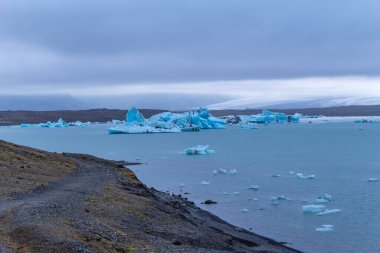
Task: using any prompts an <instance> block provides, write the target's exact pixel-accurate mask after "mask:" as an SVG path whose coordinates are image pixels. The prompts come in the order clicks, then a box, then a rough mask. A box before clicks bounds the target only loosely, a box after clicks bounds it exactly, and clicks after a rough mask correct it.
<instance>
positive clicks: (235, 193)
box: [223, 192, 239, 195]
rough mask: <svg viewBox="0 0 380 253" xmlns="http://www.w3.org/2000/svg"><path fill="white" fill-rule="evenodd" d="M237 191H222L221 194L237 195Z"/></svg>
mask: <svg viewBox="0 0 380 253" xmlns="http://www.w3.org/2000/svg"><path fill="white" fill-rule="evenodd" d="M238 194H239V192H223V195H238Z"/></svg>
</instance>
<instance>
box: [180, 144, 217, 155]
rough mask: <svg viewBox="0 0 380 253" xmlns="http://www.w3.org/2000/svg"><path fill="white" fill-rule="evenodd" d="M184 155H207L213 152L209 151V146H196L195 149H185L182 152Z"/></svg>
mask: <svg viewBox="0 0 380 253" xmlns="http://www.w3.org/2000/svg"><path fill="white" fill-rule="evenodd" d="M184 153H185V154H186V155H208V154H213V153H215V151H214V150H211V149H209V146H208V145H206V146H202V145H198V146H196V147H192V148H187V149H185V150H184Z"/></svg>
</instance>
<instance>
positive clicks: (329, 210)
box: [317, 209, 342, 215]
mask: <svg viewBox="0 0 380 253" xmlns="http://www.w3.org/2000/svg"><path fill="white" fill-rule="evenodd" d="M340 212H342V210H340V209H326V210H325V211H323V212H319V213H317V214H318V215H326V214H333V213H340Z"/></svg>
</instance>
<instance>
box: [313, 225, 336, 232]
mask: <svg viewBox="0 0 380 253" xmlns="http://www.w3.org/2000/svg"><path fill="white" fill-rule="evenodd" d="M315 231H316V232H330V231H334V226H333V225H322V227H320V228H316V229H315Z"/></svg>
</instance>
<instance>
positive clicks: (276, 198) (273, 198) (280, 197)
mask: <svg viewBox="0 0 380 253" xmlns="http://www.w3.org/2000/svg"><path fill="white" fill-rule="evenodd" d="M270 200H272V201H277V200H292V199H291V198H287V197H285V196H283V195H281V196H278V197H271V198H270Z"/></svg>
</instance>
